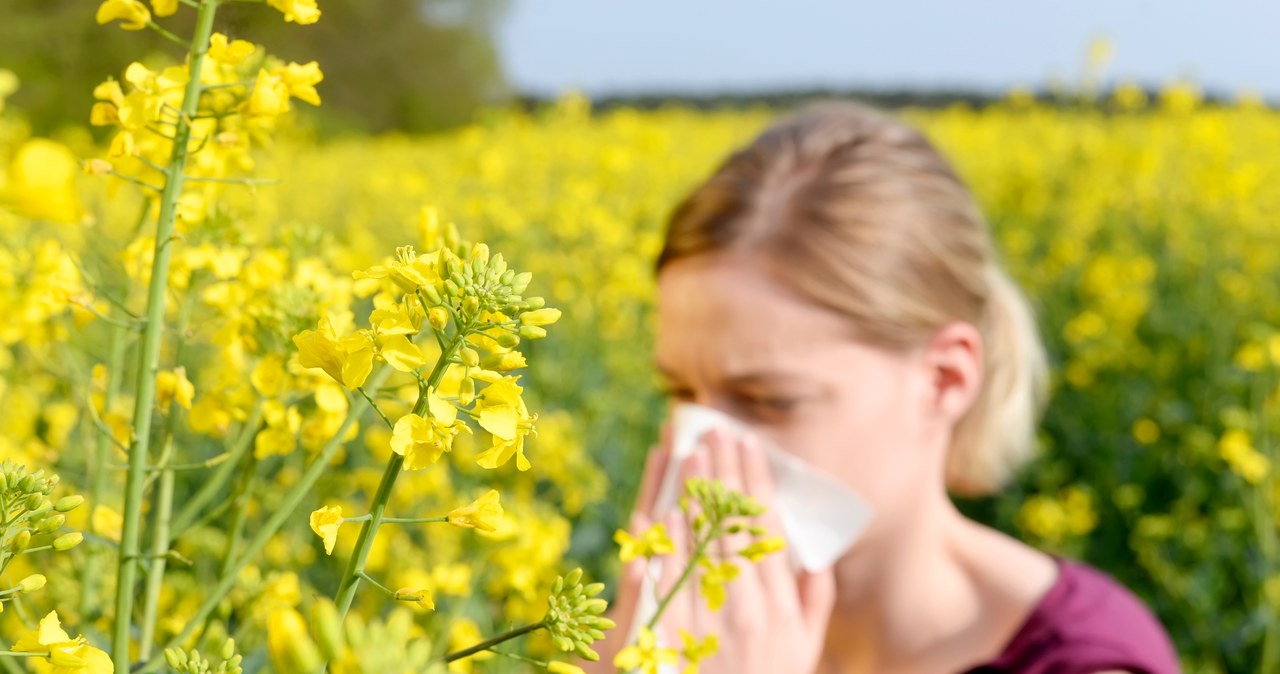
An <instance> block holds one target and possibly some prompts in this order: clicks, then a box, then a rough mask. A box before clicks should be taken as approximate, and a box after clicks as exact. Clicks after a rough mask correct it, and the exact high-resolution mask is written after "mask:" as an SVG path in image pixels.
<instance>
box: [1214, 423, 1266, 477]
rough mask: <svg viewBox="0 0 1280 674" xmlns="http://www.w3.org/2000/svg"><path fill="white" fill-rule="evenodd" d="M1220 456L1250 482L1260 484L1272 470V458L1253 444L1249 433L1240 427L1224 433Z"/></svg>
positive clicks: (1220, 444)
mask: <svg viewBox="0 0 1280 674" xmlns="http://www.w3.org/2000/svg"><path fill="white" fill-rule="evenodd" d="M1218 456H1220V457H1222V460H1223V461H1226V462H1227V465H1228V466H1230V467H1231V470H1233V471H1235V473H1236V474H1237V475H1239V476H1240V477H1242V478H1244V480H1245V481H1246V482H1248V483H1250V484H1258V483H1260V482H1262V480H1263V479H1265V478H1266V477H1267V473H1269V472H1271V459H1269V458H1267V455H1266V454H1263V453H1262V452H1259V451H1258V450H1257V449H1256V448H1254V446H1253V441H1252V440H1251V439H1250V438H1249V434H1248V433H1247V432H1245V431H1242V430H1239V429H1232V430H1229V431H1227V432H1226V433H1224V434H1223V435H1222V439H1221V440H1219V441H1218Z"/></svg>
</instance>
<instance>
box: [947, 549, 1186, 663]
mask: <svg viewBox="0 0 1280 674" xmlns="http://www.w3.org/2000/svg"><path fill="white" fill-rule="evenodd" d="M1057 561H1058V570H1059V573H1058V580H1057V582H1056V583H1054V585H1053V587H1051V588H1049V591H1048V592H1047V593H1046V594H1045V596H1044V598H1042V599H1041V600H1040V603H1039V604H1037V605H1036V607H1035V608H1034V609H1033V610H1032V612H1031V615H1030V616H1029V617H1028V618H1027V621H1026V622H1025V623H1023V625H1022V627H1021V629H1019V630H1018V633H1017V634H1015V635H1014V637H1013V639H1012V640H1011V641H1010V642H1009V644H1008V645H1007V646H1005V649H1004V652H1003V653H1001V654H1000V656H999V657H997V658H996V659H995V660H993V661H991V662H989V663H987V664H985V665H982V666H981V667H975V668H973V669H971V670H969V671H968V672H967V673H966V674H1097V672H1104V671H1108V670H1120V671H1126V672H1132V673H1133V674H1178V673H1179V672H1180V671H1181V670H1180V669H1179V668H1178V658H1177V656H1176V655H1175V653H1174V650H1173V644H1171V643H1170V641H1169V636H1168V635H1167V634H1165V631H1164V628H1163V627H1161V626H1160V622H1159V621H1157V620H1156V618H1155V616H1153V615H1152V614H1151V611H1149V610H1147V607H1146V606H1144V605H1143V604H1142V602H1141V601H1139V600H1138V598H1137V597H1135V596H1134V595H1133V593H1131V592H1129V590H1127V589H1125V587H1124V586H1122V585H1120V584H1119V583H1117V582H1116V581H1115V580H1112V579H1111V577H1110V576H1107V575H1106V574H1104V573H1102V572H1101V571H1098V570H1097V569H1094V568H1092V567H1090V566H1088V565H1086V564H1083V563H1081V562H1075V561H1072V560H1068V559H1061V558H1059V559H1058V560H1057Z"/></svg>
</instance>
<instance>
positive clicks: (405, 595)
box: [395, 587, 436, 611]
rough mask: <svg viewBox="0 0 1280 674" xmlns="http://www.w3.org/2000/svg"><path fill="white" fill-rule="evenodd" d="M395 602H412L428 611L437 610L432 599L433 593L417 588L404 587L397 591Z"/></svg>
mask: <svg viewBox="0 0 1280 674" xmlns="http://www.w3.org/2000/svg"><path fill="white" fill-rule="evenodd" d="M395 600H396V601H406V602H411V603H414V604H417V605H418V606H419V607H420V608H424V609H426V610H428V611H434V610H436V602H435V600H434V599H432V598H431V593H430V592H428V591H426V590H423V589H421V588H417V587H402V588H400V589H399V590H396V592H395Z"/></svg>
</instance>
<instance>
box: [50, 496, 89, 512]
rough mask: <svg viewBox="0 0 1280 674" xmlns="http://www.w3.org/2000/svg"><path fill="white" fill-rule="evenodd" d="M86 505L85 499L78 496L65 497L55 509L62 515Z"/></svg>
mask: <svg viewBox="0 0 1280 674" xmlns="http://www.w3.org/2000/svg"><path fill="white" fill-rule="evenodd" d="M83 503H84V497H83V496H81V495H79V494H76V495H74V496H63V497H62V498H60V499H58V502H57V503H55V504H53V509H54V510H57V511H58V512H60V513H69V512H71V511H72V510H75V509H76V508H79V507H80V506H81V504H83Z"/></svg>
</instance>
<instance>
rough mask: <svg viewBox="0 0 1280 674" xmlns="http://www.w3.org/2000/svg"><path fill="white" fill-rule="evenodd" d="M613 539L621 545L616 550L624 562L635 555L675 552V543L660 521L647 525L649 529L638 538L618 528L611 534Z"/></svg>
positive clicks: (645, 555) (648, 555) (644, 555)
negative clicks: (619, 548) (620, 547)
mask: <svg viewBox="0 0 1280 674" xmlns="http://www.w3.org/2000/svg"><path fill="white" fill-rule="evenodd" d="M613 540H614V541H615V542H616V543H617V544H618V545H620V546H622V549H621V550H619V552H618V558H619V559H621V560H622V561H624V562H629V561H631V560H633V559H635V558H636V557H653V556H654V555H669V554H671V553H672V552H675V544H673V543H672V542H671V537H670V536H668V535H667V527H666V525H664V524H662V523H661V522H659V523H657V524H655V525H653V526H651V527H649V530H648V531H646V532H644V533H643V534H640V536H639V538H637V537H635V536H632V535H631V534H629V533H627V532H626V531H625V530H623V529H619V530H618V531H617V532H615V533H614V534H613Z"/></svg>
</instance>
